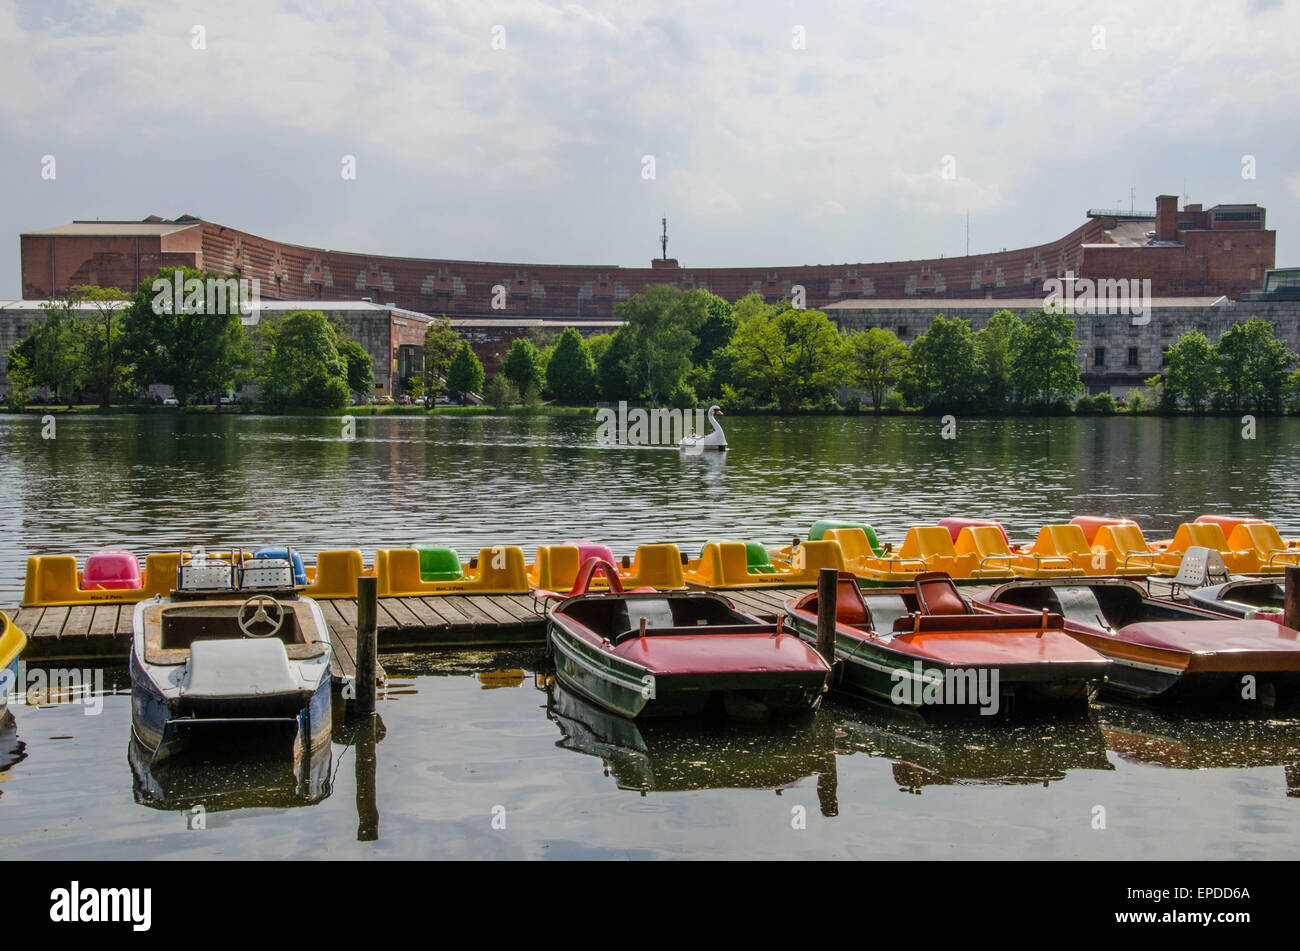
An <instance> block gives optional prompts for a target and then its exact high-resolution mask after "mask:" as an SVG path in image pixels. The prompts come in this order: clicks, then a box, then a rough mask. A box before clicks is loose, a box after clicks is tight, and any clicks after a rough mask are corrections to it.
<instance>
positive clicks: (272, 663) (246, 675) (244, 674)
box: [182, 638, 300, 699]
mask: <svg viewBox="0 0 1300 951" xmlns="http://www.w3.org/2000/svg"><path fill="white" fill-rule="evenodd" d="M189 672H190V676H189V683H188V684H187V685H186V686H185V688H184V689H183V690H182V693H183V694H184V695H185V696H187V697H193V698H210V699H219V698H222V697H231V698H234V697H267V696H272V695H275V694H284V693H294V692H296V691H298V690H299V689H300V684H299V683H298V678H297V677H295V676H294V675H293V671H292V670H291V669H290V668H289V655H288V654H287V653H286V652H285V649H284V643H283V642H282V641H279V640H276V639H275V638H245V639H243V640H237V641H236V640H229V641H227V640H214V641H195V642H194V643H193V644H192V645H190V671H189Z"/></svg>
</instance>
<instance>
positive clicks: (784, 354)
mask: <svg viewBox="0 0 1300 951" xmlns="http://www.w3.org/2000/svg"><path fill="white" fill-rule="evenodd" d="M736 319H737V325H736V333H735V336H733V337H732V339H731V343H730V344H729V345H728V347H727V349H728V350H729V351H730V353H729V355H728V356H729V358H730V359H731V361H732V362H731V373H732V376H733V378H734V379H735V381H736V385H737V387H738V390H739V392H740V393H741V394H742V395H744V396H748V397H749V398H751V399H754V400H756V401H759V402H763V403H767V404H770V405H775V406H776V407H777V408H779V409H781V410H783V411H787V410H791V409H799V408H811V407H813V406H818V405H823V404H825V403H826V402H828V401H830V400H831V399H832V397H833V394H834V392H835V390H836V389H837V387H838V386H839V384H840V382H841V376H842V373H843V369H844V338H843V337H841V335H840V332H839V331H838V330H837V329H836V328H835V325H834V324H833V323H831V321H830V319H829V318H827V316H826V315H825V314H823V313H822V312H821V311H816V310H796V309H794V308H792V307H789V306H788V305H786V304H785V303H784V302H782V303H781V304H778V305H768V304H766V303H764V302H763V299H762V298H761V297H759V296H758V295H757V294H751V295H750V296H748V297H746V298H743V299H742V300H740V301H737V303H736Z"/></svg>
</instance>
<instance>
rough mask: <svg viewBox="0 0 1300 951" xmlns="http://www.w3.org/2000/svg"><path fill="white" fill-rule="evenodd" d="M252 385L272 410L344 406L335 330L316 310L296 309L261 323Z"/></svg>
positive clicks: (345, 395)
mask: <svg viewBox="0 0 1300 951" xmlns="http://www.w3.org/2000/svg"><path fill="white" fill-rule="evenodd" d="M261 335H262V337H263V339H264V340H265V342H266V349H265V350H264V351H263V354H262V359H261V366H260V373H259V375H258V382H259V384H260V385H261V387H262V395H263V399H264V400H265V402H266V403H267V404H268V405H269V406H272V407H276V408H281V407H285V406H302V407H319V408H323V409H338V408H340V407H343V406H346V405H347V403H348V390H349V386H348V370H347V366H346V364H345V363H344V360H343V358H342V357H341V356H340V355H339V339H338V329H337V328H336V327H335V325H334V324H333V323H332V322H331V321H330V319H329V318H328V317H326V316H325V315H324V314H322V313H321V312H320V311H318V310H297V311H294V312H293V313H291V314H287V315H285V316H283V317H279V318H277V319H275V320H272V321H266V322H264V324H263V326H262V327H261Z"/></svg>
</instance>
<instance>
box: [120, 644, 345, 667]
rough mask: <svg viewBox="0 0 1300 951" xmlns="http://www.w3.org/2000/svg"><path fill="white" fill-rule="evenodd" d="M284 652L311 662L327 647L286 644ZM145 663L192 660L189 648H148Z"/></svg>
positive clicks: (177, 663) (164, 664)
mask: <svg viewBox="0 0 1300 951" xmlns="http://www.w3.org/2000/svg"><path fill="white" fill-rule="evenodd" d="M284 652H285V654H286V655H287V656H288V658H289V659H290V660H311V659H312V658H314V657H319V656H320V655H321V654H323V653H325V645H324V644H323V643H321V642H320V641H313V642H312V643H310V644H285V645H284ZM144 659H145V663H148V664H154V665H155V666H158V667H178V666H180V665H181V664H183V663H185V662H186V661H187V660H189V659H190V649H189V648H188V647H170V648H161V647H146V648H145V652H144Z"/></svg>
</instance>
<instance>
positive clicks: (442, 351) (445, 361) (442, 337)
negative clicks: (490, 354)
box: [424, 314, 462, 406]
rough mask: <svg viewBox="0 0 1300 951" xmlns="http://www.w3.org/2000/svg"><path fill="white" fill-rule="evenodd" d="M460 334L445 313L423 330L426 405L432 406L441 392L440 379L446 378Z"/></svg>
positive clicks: (459, 342)
mask: <svg viewBox="0 0 1300 951" xmlns="http://www.w3.org/2000/svg"><path fill="white" fill-rule="evenodd" d="M461 342H462V341H461V339H460V335H459V334H457V333H456V331H454V330H452V329H451V321H450V320H449V319H448V318H447V315H446V314H443V315H442V317H441V318H440V319H438V320H434V321H432V322H431V323H430V324H429V326H428V328H427V329H426V330H425V331H424V400H425V405H426V406H432V405H433V403H434V401H435V400H436V399H437V398H438V394H439V393H441V392H442V381H443V380H444V379H446V376H447V370H448V368H450V366H451V361H452V358H453V357H455V356H456V351H458V350H459V349H460V346H461Z"/></svg>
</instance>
